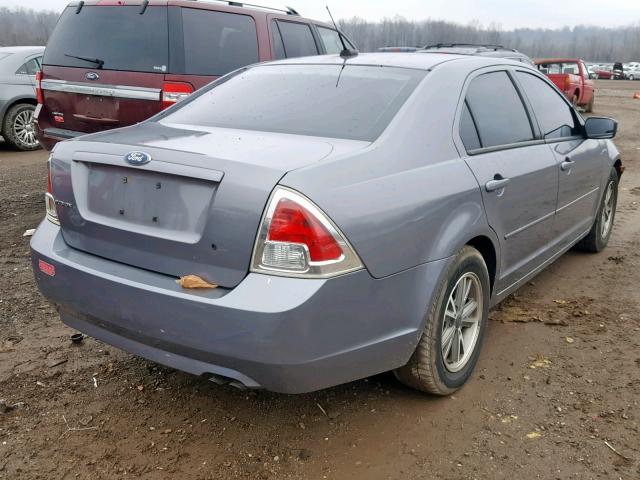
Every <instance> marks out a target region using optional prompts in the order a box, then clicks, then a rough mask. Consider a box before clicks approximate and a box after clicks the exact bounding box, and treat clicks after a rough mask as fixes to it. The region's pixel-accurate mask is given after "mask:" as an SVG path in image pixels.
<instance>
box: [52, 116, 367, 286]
mask: <svg viewBox="0 0 640 480" xmlns="http://www.w3.org/2000/svg"><path fill="white" fill-rule="evenodd" d="M187 145H188V147H186V146H187ZM365 145H367V143H366V142H360V141H351V140H335V141H334V140H326V139H322V138H315V137H304V136H297V135H287V134H272V133H270V134H264V133H261V132H251V131H244V130H233V129H222V128H207V129H198V130H194V129H192V128H189V127H185V126H183V127H180V126H166V125H161V124H158V123H155V122H147V123H145V124H142V125H139V126H136V127H132V128H127V129H122V130H119V131H109V132H104V133H101V134H95V135H90V136H87V137H83V139H82V140H76V141H71V142H63V143H61V144H59V145H58V147H57V148H56V150H55V152H54V153H53V155H52V178H53V195H54V197H55V199H56V202H57V210H58V215H59V219H60V223H61V226H62V232H63V237H64V239H65V241H66V243H67V244H69V245H70V246H72V247H74V248H77V249H79V250H82V251H86V252H89V253H93V254H95V255H99V256H101V257H104V258H108V259H112V260H115V261H118V262H122V263H126V264H129V265H134V266H137V267H140V268H144V269H148V270H152V271H156V272H159V273H163V274H167V275H172V276H175V277H179V276H183V275H189V274H195V275H199V276H201V277H202V278H204V279H206V280H208V281H209V282H212V283H215V284H218V285H221V286H224V287H228V288H232V287H234V286H235V285H237V284H238V283H239V282H240V281H241V280H242V279H243V278H244V276H245V275H246V273H247V271H248V268H249V264H250V259H251V253H252V250H253V245H254V241H255V237H256V232H257V230H258V227H259V223H260V219H261V216H262V212H263V210H264V208H265V205H266V202H267V200H268V198H269V195H270V193H271V191H272V190H273V188H274V186H275V185H276V184H277V183H278V181H279V180H280V178H282V176H283V175H284V174H285V173H286V172H287V171H290V170H292V169H295V168H299V167H302V166H305V165H308V164H310V163H313V162H317V161H320V160H322V159H324V158H326V157H328V156H330V155H335V154H343V153H345V152H349V151H351V150H354V149H358V148H362V147H363V146H365ZM131 152H143V153H145V154H148V155H149V156H150V158H151V161H149V162H148V163H145V164H141V165H137V166H134V165H130V164H128V163H127V162H126V161H125V157H126V156H127V154H129V153H131Z"/></svg>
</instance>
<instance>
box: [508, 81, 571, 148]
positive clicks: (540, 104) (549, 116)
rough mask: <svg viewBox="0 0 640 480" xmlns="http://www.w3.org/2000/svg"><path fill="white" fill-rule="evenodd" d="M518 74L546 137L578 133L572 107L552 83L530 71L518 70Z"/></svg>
mask: <svg viewBox="0 0 640 480" xmlns="http://www.w3.org/2000/svg"><path fill="white" fill-rule="evenodd" d="M516 75H517V77H518V81H519V82H520V84H521V85H522V88H523V90H524V93H525V95H526V96H527V98H528V99H529V102H531V106H532V107H533V111H534V112H535V115H536V118H537V119H538V122H539V123H540V128H541V129H542V132H543V135H544V138H546V139H553V138H562V137H571V136H573V135H577V133H578V129H577V126H576V121H575V119H574V117H573V115H572V113H571V108H570V107H569V105H567V102H565V101H564V99H563V98H562V97H560V94H559V93H558V92H557V91H556V90H555V89H554V88H553V87H551V85H549V84H548V83H547V82H545V81H544V80H542V79H541V78H538V77H536V76H535V75H532V74H530V73H526V72H517V74H516Z"/></svg>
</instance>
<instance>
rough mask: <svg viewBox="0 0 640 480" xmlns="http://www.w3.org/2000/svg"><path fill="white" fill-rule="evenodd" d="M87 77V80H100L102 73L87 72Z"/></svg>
mask: <svg viewBox="0 0 640 480" xmlns="http://www.w3.org/2000/svg"><path fill="white" fill-rule="evenodd" d="M85 78H86V79H87V80H98V79H99V78H100V75H98V74H97V73H96V72H87V73H86V74H85Z"/></svg>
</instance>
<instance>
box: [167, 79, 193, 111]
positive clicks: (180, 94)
mask: <svg viewBox="0 0 640 480" xmlns="http://www.w3.org/2000/svg"><path fill="white" fill-rule="evenodd" d="M192 93H193V87H192V86H191V85H189V84H188V83H173V82H165V84H164V87H163V88H162V107H163V108H168V107H170V106H171V105H173V104H174V103H177V102H179V101H180V100H184V99H185V98H187V97H188V96H189V95H191V94H192Z"/></svg>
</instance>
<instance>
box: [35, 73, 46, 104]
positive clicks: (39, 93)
mask: <svg viewBox="0 0 640 480" xmlns="http://www.w3.org/2000/svg"><path fill="white" fill-rule="evenodd" d="M36 98H37V99H38V103H44V95H43V94H42V70H38V71H37V72H36Z"/></svg>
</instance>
